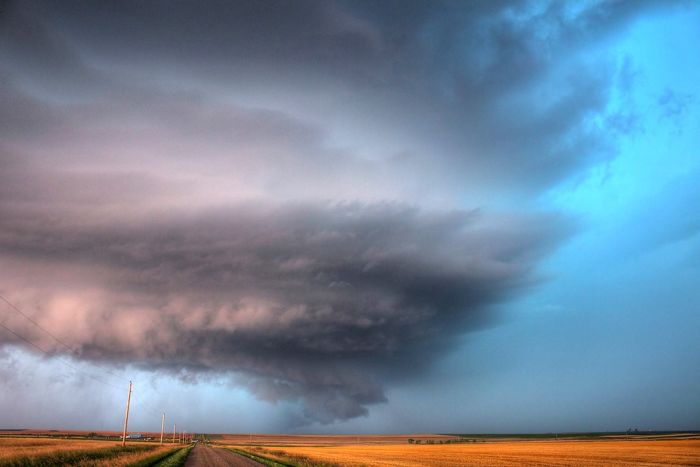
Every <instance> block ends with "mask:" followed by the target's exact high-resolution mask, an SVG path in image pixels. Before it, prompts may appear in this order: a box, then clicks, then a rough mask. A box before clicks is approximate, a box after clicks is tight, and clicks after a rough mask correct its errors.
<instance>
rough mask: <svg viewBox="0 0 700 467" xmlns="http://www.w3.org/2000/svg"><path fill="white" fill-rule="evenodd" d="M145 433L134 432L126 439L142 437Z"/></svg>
mask: <svg viewBox="0 0 700 467" xmlns="http://www.w3.org/2000/svg"><path fill="white" fill-rule="evenodd" d="M141 438H143V435H142V434H141V433H133V434H131V435H126V439H141Z"/></svg>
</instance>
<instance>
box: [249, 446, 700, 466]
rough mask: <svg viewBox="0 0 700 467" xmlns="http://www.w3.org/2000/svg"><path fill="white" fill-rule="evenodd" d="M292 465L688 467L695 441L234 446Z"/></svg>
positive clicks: (695, 461)
mask: <svg viewBox="0 0 700 467" xmlns="http://www.w3.org/2000/svg"><path fill="white" fill-rule="evenodd" d="M236 449H242V450H244V451H247V452H250V453H252V454H254V455H257V456H262V457H266V458H268V459H276V460H279V461H282V462H288V463H292V464H296V465H308V466H313V465H325V466H341V467H359V466H387V467H388V466H399V467H419V466H446V467H450V466H464V465H483V466H516V465H530V466H563V465H576V466H607V465H616V466H630V467H631V466H657V465H658V466H660V465H664V466H689V465H700V440H698V439H686V440H651V441H650V440H595V441H583V440H581V441H578V440H577V441H555V440H549V441H499V442H481V443H465V444H443V445H440V444H427V445H426V444H423V445H411V444H384V445H339V446H284V447H267V448H264V447H260V446H238V447H237V448H236Z"/></svg>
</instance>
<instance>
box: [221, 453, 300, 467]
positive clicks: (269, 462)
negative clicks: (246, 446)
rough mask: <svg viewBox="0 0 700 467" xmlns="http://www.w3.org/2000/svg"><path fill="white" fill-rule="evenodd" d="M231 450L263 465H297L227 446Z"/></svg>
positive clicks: (274, 466)
mask: <svg viewBox="0 0 700 467" xmlns="http://www.w3.org/2000/svg"><path fill="white" fill-rule="evenodd" d="M227 449H228V450H229V451H233V452H235V453H236V454H240V455H241V456H243V457H247V458H248V459H252V460H254V461H256V462H260V463H261V464H263V465H267V466H268V467H297V466H296V465H295V464H287V463H283V462H279V461H276V460H272V459H268V458H267V457H262V456H259V455H257V454H252V453H250V452H248V451H244V450H243V449H236V448H227Z"/></svg>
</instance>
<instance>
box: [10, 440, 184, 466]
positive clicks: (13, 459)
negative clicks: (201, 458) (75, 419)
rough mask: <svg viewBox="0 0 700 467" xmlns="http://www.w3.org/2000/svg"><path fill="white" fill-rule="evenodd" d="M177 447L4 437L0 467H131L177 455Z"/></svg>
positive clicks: (152, 444) (141, 443)
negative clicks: (59, 466) (27, 466)
mask: <svg viewBox="0 0 700 467" xmlns="http://www.w3.org/2000/svg"><path fill="white" fill-rule="evenodd" d="M174 449H175V448H174V446H173V445H168V444H166V445H164V446H160V445H159V444H156V443H143V442H139V443H127V446H126V448H122V447H121V444H120V443H118V442H115V441H93V440H87V439H63V438H42V437H22V438H13V437H1V438H0V466H23V465H79V466H83V467H87V466H127V465H132V464H136V463H138V462H140V461H143V460H145V459H150V458H157V457H161V456H164V455H165V454H166V453H168V452H169V451H173V450H174Z"/></svg>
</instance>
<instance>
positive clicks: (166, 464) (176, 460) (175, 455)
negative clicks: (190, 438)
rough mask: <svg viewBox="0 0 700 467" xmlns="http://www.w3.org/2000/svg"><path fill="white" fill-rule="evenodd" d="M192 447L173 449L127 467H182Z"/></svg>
mask: <svg viewBox="0 0 700 467" xmlns="http://www.w3.org/2000/svg"><path fill="white" fill-rule="evenodd" d="M193 447H194V446H187V447H185V448H174V449H171V450H169V451H166V452H162V453H158V454H157V455H155V456H151V457H147V458H146V459H142V460H140V461H139V462H135V463H133V464H130V466H129V467H182V466H183V465H185V461H186V460H187V456H189V455H190V451H191V450H192V448H193Z"/></svg>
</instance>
